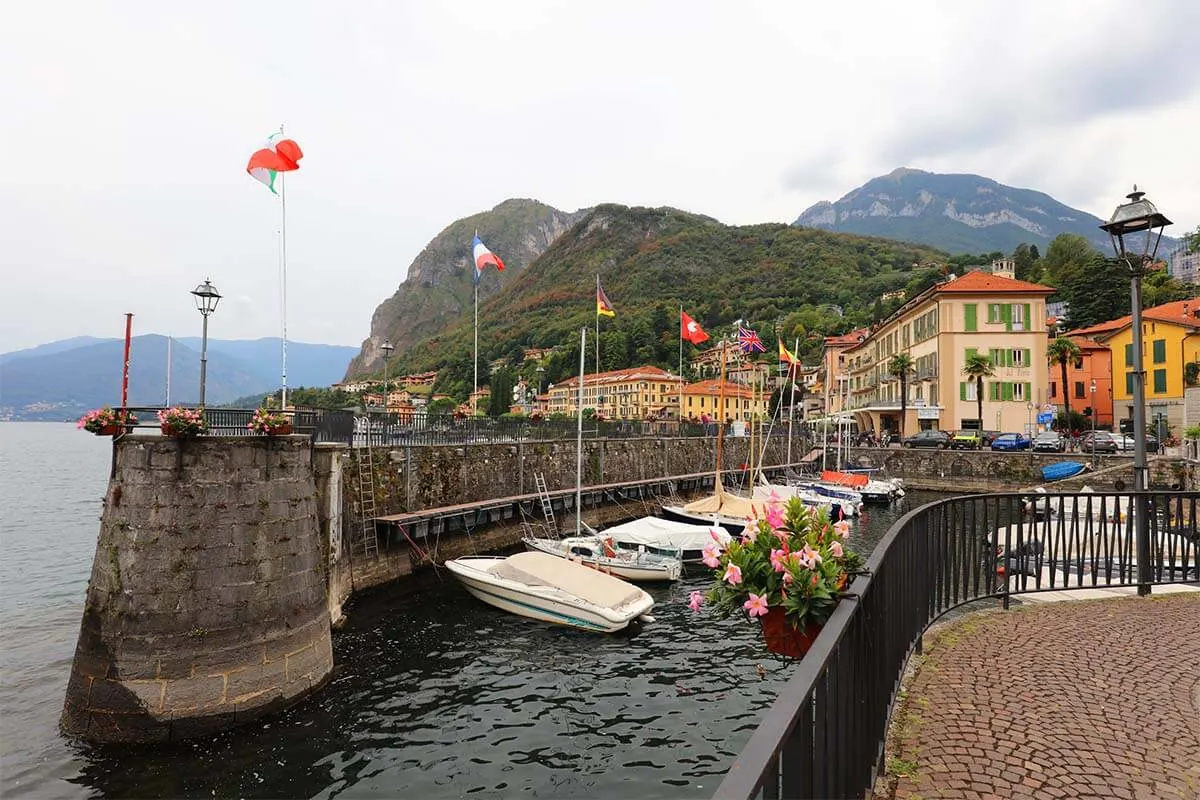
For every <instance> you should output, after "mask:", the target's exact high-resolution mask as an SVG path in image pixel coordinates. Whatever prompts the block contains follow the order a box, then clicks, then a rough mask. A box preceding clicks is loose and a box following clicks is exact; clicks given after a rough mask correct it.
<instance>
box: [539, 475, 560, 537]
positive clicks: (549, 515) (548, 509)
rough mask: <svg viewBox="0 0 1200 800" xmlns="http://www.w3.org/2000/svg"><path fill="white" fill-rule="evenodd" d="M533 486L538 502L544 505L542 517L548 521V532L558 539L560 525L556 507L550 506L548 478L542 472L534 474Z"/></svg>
mask: <svg viewBox="0 0 1200 800" xmlns="http://www.w3.org/2000/svg"><path fill="white" fill-rule="evenodd" d="M533 485H534V487H536V488H537V493H538V500H540V501H541V503H542V516H543V517H544V518H545V520H546V531H547V532H548V533H549V534H550V535H551V536H553V537H555V538H558V523H557V522H556V521H555V519H554V506H553V505H551V504H550V491H549V490H548V489H547V488H546V476H545V475H544V474H543V473H541V472H535V473H533Z"/></svg>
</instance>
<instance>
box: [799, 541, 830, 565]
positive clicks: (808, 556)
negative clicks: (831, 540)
mask: <svg viewBox="0 0 1200 800" xmlns="http://www.w3.org/2000/svg"><path fill="white" fill-rule="evenodd" d="M800 560H801V561H805V560H807V561H809V562H810V563H812V564H820V563H821V562H822V561H823V560H824V559H822V558H821V554H820V553H818V552H817V551H816V550H813V549H812V546H811V545H807V544H806V545H804V552H803V553H802V554H801V556H800Z"/></svg>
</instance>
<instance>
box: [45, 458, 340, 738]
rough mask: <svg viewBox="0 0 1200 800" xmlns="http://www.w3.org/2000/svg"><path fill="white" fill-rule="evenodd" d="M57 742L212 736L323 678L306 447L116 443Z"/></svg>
mask: <svg viewBox="0 0 1200 800" xmlns="http://www.w3.org/2000/svg"><path fill="white" fill-rule="evenodd" d="M113 448H114V467H113V474H112V477H111V479H110V481H109V486H108V492H107V494H106V496H105V501H104V512H103V516H102V517H101V523H100V535H99V539H98V541H97V545H96V555H95V558H94V560H93V564H92V576H91V582H90V583H89V585H88V591H87V600H86V605H85V607H84V613H83V621H82V624H81V626H80V633H79V642H78V645H77V647H76V652H75V660H74V662H73V664H72V667H71V677H70V681H69V684H68V687H67V694H66V701H65V704H64V709H63V716H62V728H63V731H64V732H65V733H67V734H69V735H72V736H79V737H83V738H86V739H90V740H93V741H102V742H115V741H122V742H154V741H164V740H168V739H180V738H186V737H189V736H194V735H198V734H205V733H211V732H214V731H217V730H220V729H222V728H226V727H229V726H230V725H233V724H235V723H240V722H242V721H245V720H248V719H252V718H254V717H256V716H258V715H260V714H263V713H265V712H267V711H270V710H274V709H278V708H282V707H284V706H287V705H289V704H291V703H294V702H295V701H297V700H299V699H300V698H302V697H304V696H305V695H307V694H309V693H310V692H312V691H313V690H314V689H316V688H317V687H319V686H320V685H321V684H322V683H323V682H324V681H325V680H326V678H327V677H328V676H329V674H330V671H331V670H332V668H333V653H332V648H331V645H330V634H329V616H330V615H329V610H328V608H327V606H326V597H325V579H326V569H325V561H324V558H323V554H324V553H325V552H326V547H325V546H323V543H322V542H321V538H320V537H321V529H320V522H319V518H318V511H317V507H318V493H317V486H316V482H315V480H314V469H313V463H312V457H311V453H312V450H311V445H310V443H309V440H308V438H307V437H299V436H296V437H273V438H267V437H262V438H258V437H253V438H250V437H248V438H245V439H228V438H225V439H221V438H213V439H204V438H201V439H164V438H161V437H152V438H151V437H133V436H127V437H122V438H120V439H118V440H116V441H115V442H114V445H113Z"/></svg>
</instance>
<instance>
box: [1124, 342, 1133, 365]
mask: <svg viewBox="0 0 1200 800" xmlns="http://www.w3.org/2000/svg"><path fill="white" fill-rule="evenodd" d="M1125 366H1127V367H1132V366H1133V345H1131V344H1127V345H1125Z"/></svg>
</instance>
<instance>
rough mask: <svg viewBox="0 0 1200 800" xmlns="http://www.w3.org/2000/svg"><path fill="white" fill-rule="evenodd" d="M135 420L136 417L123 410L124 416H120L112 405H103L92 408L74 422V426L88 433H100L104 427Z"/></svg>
mask: <svg viewBox="0 0 1200 800" xmlns="http://www.w3.org/2000/svg"><path fill="white" fill-rule="evenodd" d="M135 422H137V417H135V416H134V415H133V414H130V413H129V412H125V418H124V419H122V418H121V414H120V413H119V412H118V411H116V410H115V409H114V408H113V407H112V406H104V407H103V408H96V409H93V410H91V411H89V412H87V413H86V414H84V415H83V416H82V417H80V418H79V421H78V422H76V423H75V427H76V428H79V429H80V430H85V431H87V432H88V433H100V431H102V430H104V429H105V428H111V427H113V426H114V425H116V426H124V425H133V424H134V423H135Z"/></svg>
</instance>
